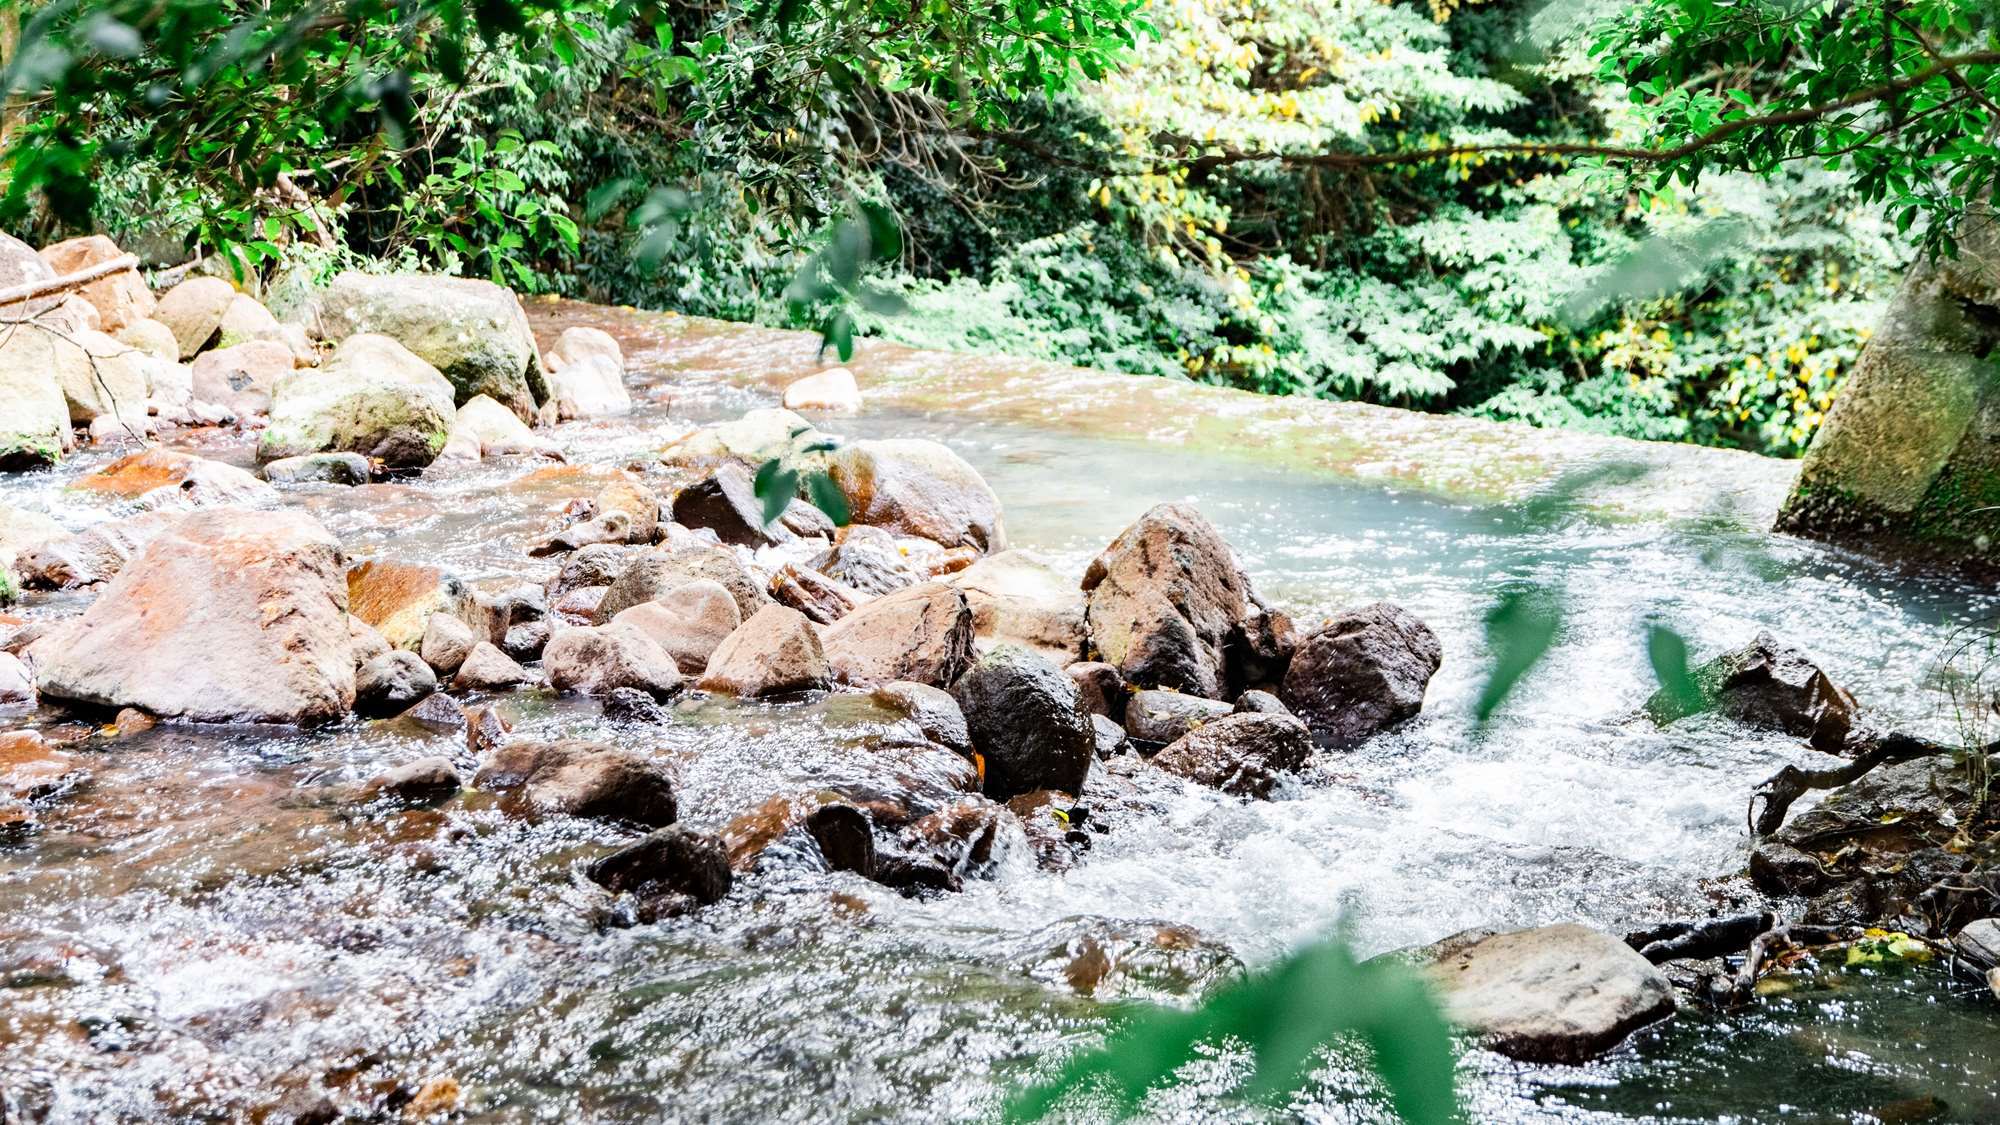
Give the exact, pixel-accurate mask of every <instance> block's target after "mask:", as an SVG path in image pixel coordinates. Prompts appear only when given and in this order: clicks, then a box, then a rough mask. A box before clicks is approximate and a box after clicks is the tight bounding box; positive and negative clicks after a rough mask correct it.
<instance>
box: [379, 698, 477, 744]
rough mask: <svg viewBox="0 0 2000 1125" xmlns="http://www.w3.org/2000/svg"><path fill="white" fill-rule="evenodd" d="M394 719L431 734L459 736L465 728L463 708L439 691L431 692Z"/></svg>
mask: <svg viewBox="0 0 2000 1125" xmlns="http://www.w3.org/2000/svg"><path fill="white" fill-rule="evenodd" d="M396 718H397V719H399V720H401V721H403V722H407V723H413V724H415V725H417V726H419V727H422V728H423V729H425V730H427V731H430V732H431V733H433V734H460V733H463V732H464V731H465V728H466V720H465V708H463V707H461V706H459V704H458V701H457V700H455V699H453V698H452V697H451V696H449V695H446V694H445V693H443V692H441V691H440V692H433V693H432V694H431V695H429V696H427V697H425V698H424V699H422V700H420V701H419V702H418V703H417V705H416V706H415V707H412V708H410V709H409V710H408V711H405V712H403V713H402V714H401V715H398V716H396Z"/></svg>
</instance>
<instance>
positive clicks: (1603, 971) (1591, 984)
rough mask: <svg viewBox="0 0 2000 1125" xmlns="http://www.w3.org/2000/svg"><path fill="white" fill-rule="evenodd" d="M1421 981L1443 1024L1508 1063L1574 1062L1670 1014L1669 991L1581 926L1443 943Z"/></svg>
mask: <svg viewBox="0 0 2000 1125" xmlns="http://www.w3.org/2000/svg"><path fill="white" fill-rule="evenodd" d="M1444 944H1447V945H1448V946H1456V948H1448V949H1447V951H1446V952H1445V954H1444V956H1443V957H1441V958H1440V959H1439V960H1438V961H1437V962H1436V963H1435V964H1433V965H1432V966H1431V967H1430V970H1429V972H1430V976H1431V979H1432V981H1433V982H1435V984H1436V985H1437V988H1438V991H1439V992H1440V993H1441V994H1442V998H1443V1000H1444V1006H1445V1012H1446V1014H1447V1015H1449V1016H1450V1017H1451V1019H1452V1021H1453V1022H1454V1023H1456V1024H1458V1025H1459V1026H1460V1027H1463V1028H1465V1029H1466V1030H1467V1031H1470V1032H1472V1033H1473V1034H1475V1035H1477V1036H1479V1037H1480V1040H1481V1042H1482V1043H1483V1045H1484V1046H1486V1047H1488V1048H1490V1049H1492V1050H1495V1051H1498V1052H1500V1053H1501V1054H1503V1055H1506V1056H1508V1057H1509V1058H1515V1059H1520V1060H1522V1061H1523V1062H1535V1063H1571V1064H1574V1063H1581V1062H1588V1061H1589V1060H1591V1059H1593V1058H1596V1057H1597V1056H1598V1055H1601V1054H1603V1053H1604V1052H1606V1051H1608V1050H1610V1049H1611V1048H1613V1047H1616V1046H1617V1045H1618V1044H1620V1043H1622V1042H1624V1041H1625V1037H1626V1036H1628V1035H1630V1034H1632V1033H1633V1032H1634V1031H1637V1030H1638V1029H1640V1028H1642V1027H1645V1026H1647V1025H1648V1024H1652V1023H1657V1022H1658V1021H1660V1020H1663V1019H1666V1018H1667V1017H1668V1016H1671V1015H1673V1013H1674V989H1673V985H1671V984H1669V983H1668V981H1667V978H1666V976H1665V975H1663V974H1662V973H1661V972H1660V970H1659V969H1657V968H1655V967H1654V966H1653V964H1652V962H1650V961H1648V960H1646V959H1645V958H1644V957H1641V956H1639V954H1638V953H1637V952H1636V951H1635V950H1633V949H1632V947H1631V946H1629V945H1626V944H1625V943H1624V942H1622V941H1620V940H1618V939H1617V938H1615V937H1612V936H1611V935H1609V934H1602V933H1599V932H1597V931H1596V930H1592V929H1588V928H1586V927H1584V926H1576V925H1561V926H1543V927H1541V928H1539V929H1533V930H1518V931H1515V932H1513V933H1503V934H1494V935H1492V936H1490V937H1486V938H1483V939H1481V940H1477V941H1473V942H1471V943H1470V944H1462V943H1454V942H1447V943H1444Z"/></svg>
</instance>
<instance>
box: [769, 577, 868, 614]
mask: <svg viewBox="0 0 2000 1125" xmlns="http://www.w3.org/2000/svg"><path fill="white" fill-rule="evenodd" d="M771 598H772V600H774V601H776V602H777V603H778V604H779V605H788V606H791V607H792V608H793V609H796V610H798V611H799V612H800V613H803V614H805V615H806V616H807V617H808V618H810V619H812V621H813V622H814V623H815V624H818V625H831V624H833V623H834V622H836V621H838V620H840V619H841V618H843V617H846V616H847V615H848V614H850V613H853V612H854V607H855V606H857V605H859V604H861V602H862V601H863V600H864V595H862V594H861V593H860V592H859V591H856V590H853V589H850V588H848V587H846V586H843V585H841V584H840V583H838V582H835V581H834V580H833V579H831V578H828V577H827V576H826V575H824V574H821V573H820V572H819V571H817V570H814V569H812V568H811V567H804V566H799V565H798V564H796V563H786V564H785V565H784V566H783V567H781V568H780V569H779V571H778V573H777V574H776V575H773V576H772V578H771Z"/></svg>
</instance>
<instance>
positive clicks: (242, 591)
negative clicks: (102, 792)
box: [30, 509, 354, 724]
mask: <svg viewBox="0 0 2000 1125" xmlns="http://www.w3.org/2000/svg"><path fill="white" fill-rule="evenodd" d="M351 645H352V642H351V640H350V635H349V630H348V626H347V583H346V563H345V560H344V559H343V558H342V557H341V553H340V546H339V544H338V543H337V542H336V541H335V540H334V538H333V537H332V536H331V535H329V534H327V532H326V530H325V529H324V528H322V527H321V526H320V525H319V524H318V523H317V522H316V521H314V520H313V519H312V518H311V517H309V516H305V515H303V514H300V513H297V512H285V511H277V512H246V511H238V510H233V509H215V510H212V511H205V512H196V513H194V514H192V515H186V516H180V517H177V520H176V522H175V523H174V524H173V525H172V527H171V528H170V529H169V530H167V531H164V532H163V533H161V534H160V535H159V536H158V537H157V538H155V539H154V540H153V541H152V542H151V543H150V544H148V545H147V547H146V549H145V550H144V551H143V552H142V553H141V554H139V555H138V556H137V557H136V558H134V559H133V560H132V561H131V562H130V563H128V564H126V566H125V568H124V569H123V570H121V571H120V572H119V574H118V576H117V577H116V578H114V579H112V581H111V583H110V585H109V586H108V587H107V588H106V589H105V591H104V593H103V594H101V595H100V596H99V597H98V599H97V601H96V602H94V603H93V604H92V605H91V606H90V608H89V609H87V610H85V611H84V613H83V616H82V617H80V618H78V619H76V620H74V621H71V622H66V623H64V624H63V625H61V626H58V627H57V628H55V629H53V630H51V631H50V632H49V634H48V635H46V636H44V637H43V638H42V639H41V640H39V641H36V642H35V644H34V645H33V647H32V648H31V649H30V651H31V653H32V654H33V659H34V662H35V668H36V674H37V676H38V678H39V680H40V687H41V690H42V694H43V695H44V696H50V697H53V698H57V699H70V700H76V701H78V702H84V703H94V704H98V705H100V706H107V707H128V706H129V707H139V708H142V709H144V710H146V711H149V712H151V713H153V714H155V715H160V716H164V717H172V718H181V719H190V720H195V721H201V722H269V723H300V724H303V723H315V722H324V721H329V720H333V719H337V718H340V717H341V716H343V715H345V714H346V713H347V711H348V710H349V709H350V708H351V707H352V706H353V703H354V662H353V655H352V648H351Z"/></svg>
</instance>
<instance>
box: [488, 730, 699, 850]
mask: <svg viewBox="0 0 2000 1125" xmlns="http://www.w3.org/2000/svg"><path fill="white" fill-rule="evenodd" d="M472 784H473V785H474V786H475V787H476V788H479V789H486V790H494V791H508V790H518V791H519V792H520V796H521V798H522V799H523V800H524V801H525V802H526V804H527V806H528V807H529V808H530V809H531V810H533V811H535V812H537V813H542V814H560V815H565V816H586V817H595V818H598V819H602V820H628V821H632V822H634V823H637V824H644V825H649V826H652V827H655V828H659V827H665V826H666V825H669V824H672V823H673V822H674V817H675V806H674V788H673V779H672V778H670V777H669V776H668V775H667V772H666V770H665V769H664V768H663V767H661V766H660V765H659V763H657V762H654V761H653V760H651V759H649V758H644V757H641V756H639V755H638V754H635V753H632V752H630V751H626V750H619V749H616V748H614V747H610V746H603V745H600V744H598V743H594V742H585V741H582V740H579V739H570V740H567V741H563V742H514V743H509V744H507V745H505V746H502V747H500V748H499V749H498V750H495V751H494V752H493V754H492V755H491V756H490V757H488V758H487V760H486V764H485V765H483V766H481V767H480V769H479V772H478V774H477V775H475V776H474V777H473V779H472Z"/></svg>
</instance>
